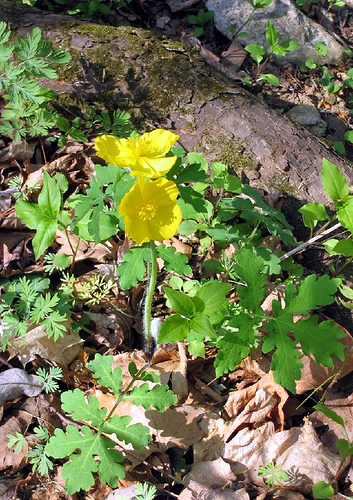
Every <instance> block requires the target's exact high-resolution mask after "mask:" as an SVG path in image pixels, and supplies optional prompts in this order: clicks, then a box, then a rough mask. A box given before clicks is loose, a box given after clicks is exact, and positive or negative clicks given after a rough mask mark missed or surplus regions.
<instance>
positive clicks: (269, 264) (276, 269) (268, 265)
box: [253, 247, 281, 274]
mask: <svg viewBox="0 0 353 500" xmlns="http://www.w3.org/2000/svg"><path fill="white" fill-rule="evenodd" d="M253 250H254V252H255V253H256V255H258V256H259V257H261V259H262V260H263V272H264V273H265V274H280V272H281V259H280V258H279V257H278V256H277V255H276V254H274V253H273V252H272V251H271V250H270V249H269V248H265V247H264V248H263V247H256V248H254V249H253Z"/></svg>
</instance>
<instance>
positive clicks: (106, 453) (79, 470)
mask: <svg viewBox="0 0 353 500" xmlns="http://www.w3.org/2000/svg"><path fill="white" fill-rule="evenodd" d="M114 446H115V443H113V442H112V441H111V440H110V439H107V438H103V437H102V436H100V435H99V434H94V433H93V431H92V429H90V428H89V427H87V426H85V425H84V426H82V428H81V433H80V432H79V430H78V429H77V427H74V426H73V425H68V426H67V427H66V432H64V431H63V430H61V429H56V430H55V432H54V436H52V437H51V438H50V441H49V443H48V444H47V445H46V447H45V451H46V453H48V455H50V456H52V457H54V458H65V457H67V456H69V457H70V461H69V462H67V463H65V464H64V466H63V468H62V471H61V476H62V477H63V478H64V479H66V482H65V489H66V492H67V494H68V495H72V494H74V493H77V492H78V491H80V490H81V489H83V490H85V491H88V490H89V489H90V488H91V487H92V486H93V485H94V482H95V481H94V477H93V474H92V473H93V472H97V471H98V474H99V479H100V481H101V482H103V483H108V484H109V486H111V487H112V488H115V487H116V485H117V482H118V480H119V479H123V478H124V477H125V470H124V467H123V466H122V465H120V463H121V462H123V460H124V457H123V455H122V454H121V453H120V452H119V451H117V450H114ZM75 450H80V452H81V453H74V452H75ZM95 457H98V460H96V459H95Z"/></svg>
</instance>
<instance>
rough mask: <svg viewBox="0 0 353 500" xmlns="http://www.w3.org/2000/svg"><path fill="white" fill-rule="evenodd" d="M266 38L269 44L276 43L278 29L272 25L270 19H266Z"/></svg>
mask: <svg viewBox="0 0 353 500" xmlns="http://www.w3.org/2000/svg"><path fill="white" fill-rule="evenodd" d="M266 40H267V42H268V44H269V45H271V46H272V45H276V43H277V42H278V31H277V30H276V28H275V27H274V26H273V24H272V23H271V21H268V23H267V28H266Z"/></svg>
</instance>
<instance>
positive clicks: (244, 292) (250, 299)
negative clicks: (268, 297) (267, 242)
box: [234, 249, 266, 312]
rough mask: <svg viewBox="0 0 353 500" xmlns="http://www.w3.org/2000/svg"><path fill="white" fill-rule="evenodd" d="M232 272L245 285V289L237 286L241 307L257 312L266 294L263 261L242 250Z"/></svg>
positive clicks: (252, 253)
mask: <svg viewBox="0 0 353 500" xmlns="http://www.w3.org/2000/svg"><path fill="white" fill-rule="evenodd" d="M234 272H235V273H236V274H237V276H239V278H240V279H241V280H242V281H245V283H246V284H247V286H246V287H245V286H239V287H238V289H237V292H238V295H239V297H240V298H241V299H242V301H241V304H242V307H244V308H245V309H249V310H250V311H254V312H256V311H259V310H260V309H261V307H260V304H261V302H262V301H263V299H264V296H265V294H266V290H265V288H264V284H265V282H266V275H265V274H264V261H263V259H262V258H261V257H258V256H256V254H255V252H254V251H253V250H252V249H251V250H250V249H243V250H242V251H241V252H240V253H239V255H238V263H237V265H236V266H234Z"/></svg>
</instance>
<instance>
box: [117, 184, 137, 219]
mask: <svg viewBox="0 0 353 500" xmlns="http://www.w3.org/2000/svg"><path fill="white" fill-rule="evenodd" d="M142 201H143V197H142V193H141V186H140V183H139V182H135V184H134V185H133V186H132V188H130V191H128V192H127V193H126V194H125V196H123V198H122V200H121V202H120V205H119V214H120V215H124V216H125V217H130V218H132V219H134V218H136V217H137V209H138V206H139V205H140V203H141V202H142Z"/></svg>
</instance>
